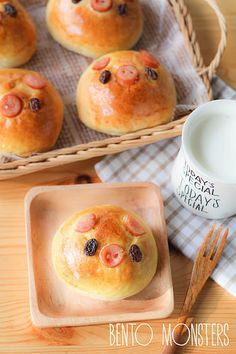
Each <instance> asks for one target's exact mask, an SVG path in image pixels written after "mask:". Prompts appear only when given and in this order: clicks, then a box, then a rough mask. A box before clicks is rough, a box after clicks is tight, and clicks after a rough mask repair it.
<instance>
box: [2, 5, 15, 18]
mask: <svg viewBox="0 0 236 354" xmlns="http://www.w3.org/2000/svg"><path fill="white" fill-rule="evenodd" d="M4 12H5V13H6V14H7V15H8V16H11V17H16V15H17V10H16V8H15V6H13V5H12V4H9V3H8V4H5V5H4Z"/></svg>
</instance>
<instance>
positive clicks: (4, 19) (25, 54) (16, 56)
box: [0, 0, 36, 68]
mask: <svg viewBox="0 0 236 354" xmlns="http://www.w3.org/2000/svg"><path fill="white" fill-rule="evenodd" d="M5 4H11V5H13V6H14V7H15V9H16V11H17V15H16V16H10V15H7V14H6V13H5V12H4V5H5ZM35 50H36V30H35V26H34V24H33V21H32V19H31V17H30V16H29V14H28V13H27V12H26V10H25V9H24V7H23V6H22V5H21V4H20V3H19V1H18V0H9V1H5V0H0V68H10V67H17V66H20V65H23V64H25V63H26V62H28V61H29V60H30V58H31V57H32V55H33V54H34V52H35Z"/></svg>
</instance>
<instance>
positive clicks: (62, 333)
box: [0, 0, 236, 354]
mask: <svg viewBox="0 0 236 354" xmlns="http://www.w3.org/2000/svg"><path fill="white" fill-rule="evenodd" d="M186 3H187V5H188V6H189V9H190V11H191V13H192V16H193V20H194V25H195V28H197V33H198V36H199V41H200V43H201V47H202V52H203V54H204V58H206V61H208V60H210V59H211V58H212V56H213V55H214V52H215V49H216V44H217V39H218V29H217V24H216V21H215V18H214V15H213V13H212V12H211V11H210V10H209V9H208V8H207V6H206V5H205V3H204V2H203V0H186ZM218 3H219V5H220V6H221V9H222V11H223V12H224V14H225V16H226V19H227V21H228V28H229V43H228V48H227V50H226V52H225V55H224V58H223V60H222V64H221V66H220V68H219V74H220V75H221V77H222V78H223V79H225V80H226V81H227V82H228V83H230V84H231V85H233V86H234V87H236V62H235V56H236V40H235V39H236V2H235V0H218ZM94 163H95V160H90V161H87V162H82V163H75V164H72V165H67V166H63V167H60V168H55V169H51V170H48V171H44V172H40V173H37V174H32V175H29V176H25V177H20V178H18V179H15V180H11V181H2V182H0V283H1V287H0V353H8V352H14V353H34V354H36V353H44V352H50V353H55V354H56V353H70V352H77V353H83V354H90V353H94V354H95V353H96V354H104V353H120V354H124V353H135V354H141V353H142V354H144V353H147V354H154V353H155V354H157V353H160V352H161V340H162V337H161V336H162V327H163V325H165V326H166V328H167V326H168V324H172V325H174V323H175V319H176V317H177V315H178V313H179V310H180V308H181V304H182V302H183V299H184V294H185V291H186V287H187V285H188V281H189V277H190V273H191V268H192V264H191V262H190V261H189V260H188V259H187V258H185V257H184V256H183V255H181V254H180V253H179V252H178V251H176V250H174V249H171V251H170V252H171V268H172V274H173V283H174V292H175V310H174V313H173V314H172V316H171V317H170V318H168V319H165V320H159V321H157V320H155V321H148V324H149V325H150V326H151V327H152V330H153V333H154V336H153V340H152V342H151V343H150V344H149V345H148V346H146V347H144V346H140V345H138V344H137V343H134V346H132V343H131V340H130V339H129V346H127V347H126V346H125V345H123V346H120V345H119V344H121V342H120V341H121V339H120V337H119V333H118V334H117V339H118V342H117V345H116V346H110V343H109V326H108V325H101V326H90V327H80V328H57V329H53V328H50V329H44V330H40V329H37V328H34V327H33V326H32V324H31V321H30V315H29V301H28V279H27V264H26V247H25V226H24V204H23V203H24V196H25V194H26V192H27V191H28V190H29V189H30V188H31V187H33V186H35V185H41V184H47V183H50V181H55V180H58V179H61V178H64V177H65V176H70V175H72V174H76V175H78V174H81V173H87V172H88V173H93V166H94ZM193 316H194V323H209V324H213V323H218V324H224V323H228V324H229V331H228V336H229V340H230V343H229V345H228V346H227V347H220V346H218V347H217V346H212V344H215V343H211V334H212V333H209V336H208V337H209V346H208V347H206V346H191V345H187V346H185V347H183V348H182V349H181V350H180V351H179V352H181V353H192V354H195V353H214V354H215V353H222V354H223V353H232V354H233V353H236V299H234V298H233V297H232V296H231V295H229V294H228V293H227V292H226V291H224V290H223V289H222V288H220V287H219V286H218V285H217V284H216V283H214V282H213V281H211V280H209V281H208V283H207V285H206V287H205V289H204V290H203V292H202V294H201V296H200V298H199V301H198V302H197V304H196V306H195V308H194V311H193ZM145 328H147V327H145ZM131 332H132V331H131V330H130V331H129V335H130V336H131ZM211 332H212V331H211ZM149 333H150V332H149V331H147V329H144V327H143V330H140V331H139V339H140V338H143V340H144V341H147V340H148V338H149V337H148V336H149Z"/></svg>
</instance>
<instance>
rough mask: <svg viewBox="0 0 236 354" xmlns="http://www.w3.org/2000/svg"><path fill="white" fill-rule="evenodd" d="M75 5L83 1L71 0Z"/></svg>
mask: <svg viewBox="0 0 236 354" xmlns="http://www.w3.org/2000/svg"><path fill="white" fill-rule="evenodd" d="M71 1H72V3H73V4H78V3H79V2H80V1H81V0H71Z"/></svg>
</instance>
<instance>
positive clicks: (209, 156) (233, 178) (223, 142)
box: [172, 100, 236, 219]
mask: <svg viewBox="0 0 236 354" xmlns="http://www.w3.org/2000/svg"><path fill="white" fill-rule="evenodd" d="M172 184H173V187H174V192H175V194H176V196H177V198H178V200H179V201H180V203H181V204H182V205H183V206H184V207H186V208H187V209H189V210H190V211H191V212H193V213H194V214H197V215H200V216H203V217H205V218H210V219H220V218H225V217H229V216H232V215H234V214H236V101H233V100H217V101H211V102H208V103H206V104H204V105H202V106H200V107H199V108H197V109H196V110H195V111H194V112H193V113H191V114H190V116H189V118H188V119H187V121H186V123H185V125H184V128H183V134H182V146H181V149H180V152H179V154H178V156H177V158H176V160H175V163H174V167H173V171H172Z"/></svg>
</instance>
